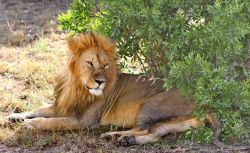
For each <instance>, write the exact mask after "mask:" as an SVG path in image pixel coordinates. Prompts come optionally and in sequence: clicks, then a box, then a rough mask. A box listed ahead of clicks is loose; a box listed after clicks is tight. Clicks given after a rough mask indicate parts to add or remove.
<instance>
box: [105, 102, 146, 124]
mask: <svg viewBox="0 0 250 153" xmlns="http://www.w3.org/2000/svg"><path fill="white" fill-rule="evenodd" d="M141 104H142V101H131V102H119V103H117V105H116V106H115V107H114V108H113V109H112V110H111V111H110V112H109V113H106V114H104V115H103V116H102V118H101V121H100V124H101V125H115V126H118V127H124V128H130V127H133V126H134V125H135V123H136V116H137V114H138V111H139V109H140V107H141Z"/></svg>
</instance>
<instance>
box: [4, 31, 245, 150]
mask: <svg viewBox="0 0 250 153" xmlns="http://www.w3.org/2000/svg"><path fill="white" fill-rule="evenodd" d="M64 39H65V36H64V35H55V34H51V35H50V36H49V37H46V38H45V37H41V38H40V39H39V40H37V41H35V42H34V43H33V44H31V45H24V46H22V47H6V46H2V47H1V48H0V125H1V126H0V153H2V152H9V153H13V152H14V153H15V152H18V153H20V152H27V153H32V152H48V153H57V152H58V153H59V152H60V153H61V152H94V153H96V152H97V153H98V152H100V153H102V152H103V153H108V152H112V153H113V152H114V153H119V152H131V153H134V152H145V153H150V152H152V153H156V152H158V153H161V152H176V153H177V152H178V153H179V152H223V153H224V152H230V153H231V152H250V145H249V142H250V141H248V142H247V143H245V144H242V143H241V144H228V145H226V146H225V147H223V148H220V147H217V146H215V145H213V144H203V145H202V144H197V143H195V142H191V141H187V140H185V139H184V138H183V136H182V135H181V134H172V135H167V136H166V137H164V138H163V140H162V141H161V142H159V143H155V144H148V145H142V146H131V147H120V146H119V145H118V144H117V143H116V142H114V141H110V142H107V141H105V140H101V139H100V137H99V136H100V134H101V133H103V132H106V131H110V130H115V127H102V128H100V129H84V130H78V131H32V130H27V129H25V128H24V127H23V126H22V123H10V122H8V120H7V116H8V114H10V113H12V112H23V111H30V110H33V109H35V108H38V107H40V106H42V105H46V104H50V103H52V101H53V86H54V81H53V77H54V76H55V74H56V73H57V72H60V70H62V69H63V65H65V64H66V62H67V47H66V45H65V42H64Z"/></svg>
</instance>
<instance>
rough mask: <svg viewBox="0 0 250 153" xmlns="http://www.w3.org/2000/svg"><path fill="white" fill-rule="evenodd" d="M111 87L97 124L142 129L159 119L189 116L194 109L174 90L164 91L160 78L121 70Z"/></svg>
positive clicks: (188, 101)
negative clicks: (125, 72)
mask: <svg viewBox="0 0 250 153" xmlns="http://www.w3.org/2000/svg"><path fill="white" fill-rule="evenodd" d="M113 90H115V91H114V92H111V94H110V95H108V97H107V99H105V101H106V102H105V105H104V107H105V106H107V107H108V108H107V109H108V110H107V111H106V110H104V112H103V113H102V114H103V115H102V116H101V120H100V124H101V125H107V124H111V125H116V126H120V127H126V128H131V127H134V126H140V127H139V128H144V126H147V125H146V124H153V123H155V122H157V121H160V120H166V119H170V118H173V117H178V116H187V115H191V112H192V110H193V108H194V104H193V103H192V102H191V101H190V100H189V99H188V98H184V97H183V96H181V95H180V94H179V93H178V91H177V90H176V89H170V90H169V91H168V92H166V91H165V90H164V89H163V81H162V80H159V79H155V78H146V77H141V76H137V75H132V74H124V73H122V74H119V77H118V80H117V85H115V86H114V89H113ZM109 97H111V98H109ZM109 99H110V100H109ZM170 106H171V107H170ZM141 122H144V123H143V124H144V125H140V124H141Z"/></svg>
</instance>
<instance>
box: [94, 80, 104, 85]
mask: <svg viewBox="0 0 250 153" xmlns="http://www.w3.org/2000/svg"><path fill="white" fill-rule="evenodd" d="M95 82H96V83H98V84H99V85H101V84H102V83H104V82H105V80H95Z"/></svg>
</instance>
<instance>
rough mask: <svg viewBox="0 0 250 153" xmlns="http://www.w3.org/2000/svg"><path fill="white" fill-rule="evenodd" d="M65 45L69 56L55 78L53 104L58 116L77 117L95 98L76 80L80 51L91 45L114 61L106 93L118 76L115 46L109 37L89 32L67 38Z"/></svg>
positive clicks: (105, 89) (77, 77) (77, 78)
mask: <svg viewBox="0 0 250 153" xmlns="http://www.w3.org/2000/svg"><path fill="white" fill-rule="evenodd" d="M67 44H68V48H69V50H70V59H69V62H68V67H67V69H66V70H65V71H64V72H63V73H61V74H60V75H58V76H57V77H56V86H55V90H54V97H55V103H54V107H55V110H56V113H57V115H58V116H68V115H74V116H76V117H80V116H81V115H82V113H83V112H84V109H85V108H86V107H87V106H88V104H89V103H91V102H94V101H95V99H96V97H95V96H93V95H91V94H90V93H89V91H88V89H86V87H84V86H83V85H82V83H81V82H80V80H79V75H80V74H79V67H78V62H79V59H80V58H79V57H80V55H81V53H83V52H84V51H86V50H87V49H89V48H94V49H95V50H96V51H97V54H98V51H100V50H103V51H104V52H105V53H106V55H108V57H109V59H111V60H113V62H112V63H113V64H111V65H110V66H112V69H111V70H110V72H109V74H108V76H109V81H107V84H106V86H105V88H104V95H105V93H106V94H107V93H108V92H109V91H110V90H111V89H112V87H113V86H114V84H115V81H116V77H117V68H116V63H115V61H116V46H115V43H114V42H113V41H111V40H110V39H108V38H106V37H103V36H100V35H97V34H96V33H92V32H91V33H87V34H81V35H79V36H76V37H69V38H68V39H67Z"/></svg>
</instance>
